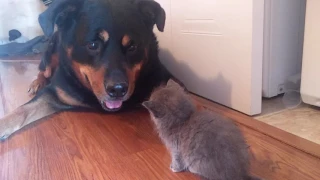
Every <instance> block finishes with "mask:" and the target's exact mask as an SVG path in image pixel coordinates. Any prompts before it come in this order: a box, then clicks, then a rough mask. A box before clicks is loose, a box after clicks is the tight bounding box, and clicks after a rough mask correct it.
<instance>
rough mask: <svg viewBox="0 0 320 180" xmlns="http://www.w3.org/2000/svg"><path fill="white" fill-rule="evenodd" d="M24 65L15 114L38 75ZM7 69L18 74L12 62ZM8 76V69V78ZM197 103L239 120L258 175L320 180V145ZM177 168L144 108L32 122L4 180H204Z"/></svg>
mask: <svg viewBox="0 0 320 180" xmlns="http://www.w3.org/2000/svg"><path fill="white" fill-rule="evenodd" d="M19 63H20V62H19ZM19 63H18V65H16V66H18V67H19V66H23V67H29V68H27V69H28V70H27V71H24V73H12V74H11V75H10V77H9V78H11V80H10V81H9V80H8V78H7V77H6V78H5V80H6V81H5V83H2V85H3V84H5V86H2V90H3V91H2V92H5V94H4V95H3V97H4V98H3V99H4V100H5V104H6V106H7V107H9V108H7V110H10V109H12V108H15V107H17V106H18V105H20V104H21V103H23V102H22V101H23V100H24V98H27V97H28V96H27V93H26V88H27V86H28V85H29V79H28V77H29V75H28V73H30V74H31V73H32V71H34V73H33V74H36V68H35V66H31V65H27V64H23V63H22V64H19ZM20 68H21V67H20ZM4 69H5V70H10V69H11V70H16V68H14V67H11V66H10V65H7V66H6V68H4ZM18 70H19V68H18ZM27 72H28V73H27ZM6 75H7V74H4V71H0V77H5V76H6ZM23 77H24V78H23ZM29 78H31V76H30V77H29ZM31 80H32V79H30V82H31ZM11 81H12V82H11ZM13 92H15V93H13ZM12 93H13V94H12ZM196 100H197V101H198V102H200V105H199V106H201V107H202V106H206V107H207V108H210V109H211V110H212V111H215V112H217V113H221V114H223V115H225V116H228V117H231V118H232V119H233V120H234V121H235V122H237V124H238V125H239V127H240V129H241V130H242V131H243V133H244V135H245V137H246V139H247V141H248V143H249V145H250V149H251V151H252V152H253V156H252V173H253V174H255V175H258V176H260V177H262V178H264V179H266V180H314V179H320V169H319V167H320V164H319V163H320V159H319V157H320V156H317V151H318V150H319V145H316V144H312V143H310V142H309V141H306V140H304V139H302V138H299V137H296V136H293V135H290V134H288V133H286V132H284V131H282V130H279V129H276V128H274V127H271V126H269V125H267V124H264V123H262V122H259V121H256V120H254V119H252V118H251V117H248V116H245V115H243V114H241V113H238V112H235V111H233V110H231V109H228V108H225V107H222V106H219V105H217V104H214V103H211V102H208V101H205V100H203V99H199V98H196ZM0 108H1V106H0ZM277 136H278V137H277ZM289 141H295V142H289ZM305 146H307V147H305ZM318 153H319V152H318ZM169 164H170V156H169V154H168V152H167V150H166V148H165V147H164V146H163V144H162V143H161V141H160V140H159V138H158V136H157V134H156V133H155V132H154V129H153V125H152V123H151V122H150V119H149V115H148V113H147V112H146V111H145V110H142V109H136V110H133V111H130V112H124V113H115V114H97V113H71V112H65V113H61V114H58V115H55V116H53V117H51V118H47V119H46V120H41V121H39V122H37V123H34V124H31V125H29V126H27V127H26V128H23V129H22V130H21V131H19V132H17V133H16V134H14V135H13V136H12V137H11V138H9V139H8V140H7V141H4V142H1V143H0V179H1V180H25V179H26V180H27V179H30V180H58V179H59V180H60V179H61V180H82V179H83V180H132V179H133V180H158V179H159V180H171V179H172V180H176V179H177V180H192V179H199V178H198V177H195V176H193V175H191V174H190V173H187V172H184V173H172V172H171V171H170V169H169Z"/></svg>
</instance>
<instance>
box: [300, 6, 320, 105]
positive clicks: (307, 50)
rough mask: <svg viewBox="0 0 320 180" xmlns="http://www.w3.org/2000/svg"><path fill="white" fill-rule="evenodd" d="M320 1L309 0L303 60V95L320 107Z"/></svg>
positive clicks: (307, 100)
mask: <svg viewBox="0 0 320 180" xmlns="http://www.w3.org/2000/svg"><path fill="white" fill-rule="evenodd" d="M319 9H320V1H319V0H308V1H307V10H306V22H305V36H304V48H303V60H302V80H301V95H302V100H303V101H304V102H305V103H308V104H312V105H316V106H319V107H320V80H319V78H320V21H319V17H320V11H319Z"/></svg>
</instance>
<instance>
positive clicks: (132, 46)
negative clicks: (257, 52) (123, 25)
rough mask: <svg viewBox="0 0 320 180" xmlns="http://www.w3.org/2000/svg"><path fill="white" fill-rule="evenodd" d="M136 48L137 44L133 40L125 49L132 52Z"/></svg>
mask: <svg viewBox="0 0 320 180" xmlns="http://www.w3.org/2000/svg"><path fill="white" fill-rule="evenodd" d="M136 50H137V45H136V44H135V43H134V42H133V41H131V42H130V44H129V46H128V48H127V51H129V52H134V51H136Z"/></svg>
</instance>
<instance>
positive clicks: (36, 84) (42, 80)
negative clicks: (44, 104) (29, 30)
mask: <svg viewBox="0 0 320 180" xmlns="http://www.w3.org/2000/svg"><path fill="white" fill-rule="evenodd" d="M58 38H59V36H58V32H55V33H54V34H53V36H52V37H51V38H50V40H49V44H48V48H47V50H46V51H45V53H44V55H43V56H42V58H41V62H40V65H39V73H38V76H37V78H36V79H35V80H34V81H33V82H32V83H31V84H30V87H29V90H28V92H29V94H30V95H31V96H34V95H35V94H37V92H39V91H40V90H41V89H43V88H44V87H45V85H47V84H48V82H49V80H50V78H51V77H52V75H53V73H54V71H55V69H56V68H57V67H58V64H59V58H58V52H57V46H58V44H59V43H58V42H59V39H58Z"/></svg>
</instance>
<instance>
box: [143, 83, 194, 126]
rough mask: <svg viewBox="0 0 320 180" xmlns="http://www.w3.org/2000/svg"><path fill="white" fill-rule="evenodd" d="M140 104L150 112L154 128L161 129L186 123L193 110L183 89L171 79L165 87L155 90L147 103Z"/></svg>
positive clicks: (190, 101)
mask: <svg viewBox="0 0 320 180" xmlns="http://www.w3.org/2000/svg"><path fill="white" fill-rule="evenodd" d="M142 104H143V106H144V107H146V108H147V109H148V111H149V112H150V114H151V117H152V120H153V121H154V122H155V124H156V126H158V127H159V126H161V127H163V128H170V127H171V126H174V125H177V124H180V123H183V122H185V121H187V120H188V119H189V118H190V116H191V114H192V113H193V112H194V110H195V106H194V104H193V102H192V100H191V99H190V97H189V96H188V95H187V94H186V92H185V90H184V88H183V87H181V86H180V85H179V84H178V83H176V82H174V81H173V80H171V79H170V80H169V81H168V83H167V85H166V86H165V87H160V88H158V89H156V90H155V91H154V92H153V93H152V95H151V97H150V99H149V101H145V102H143V103H142Z"/></svg>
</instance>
